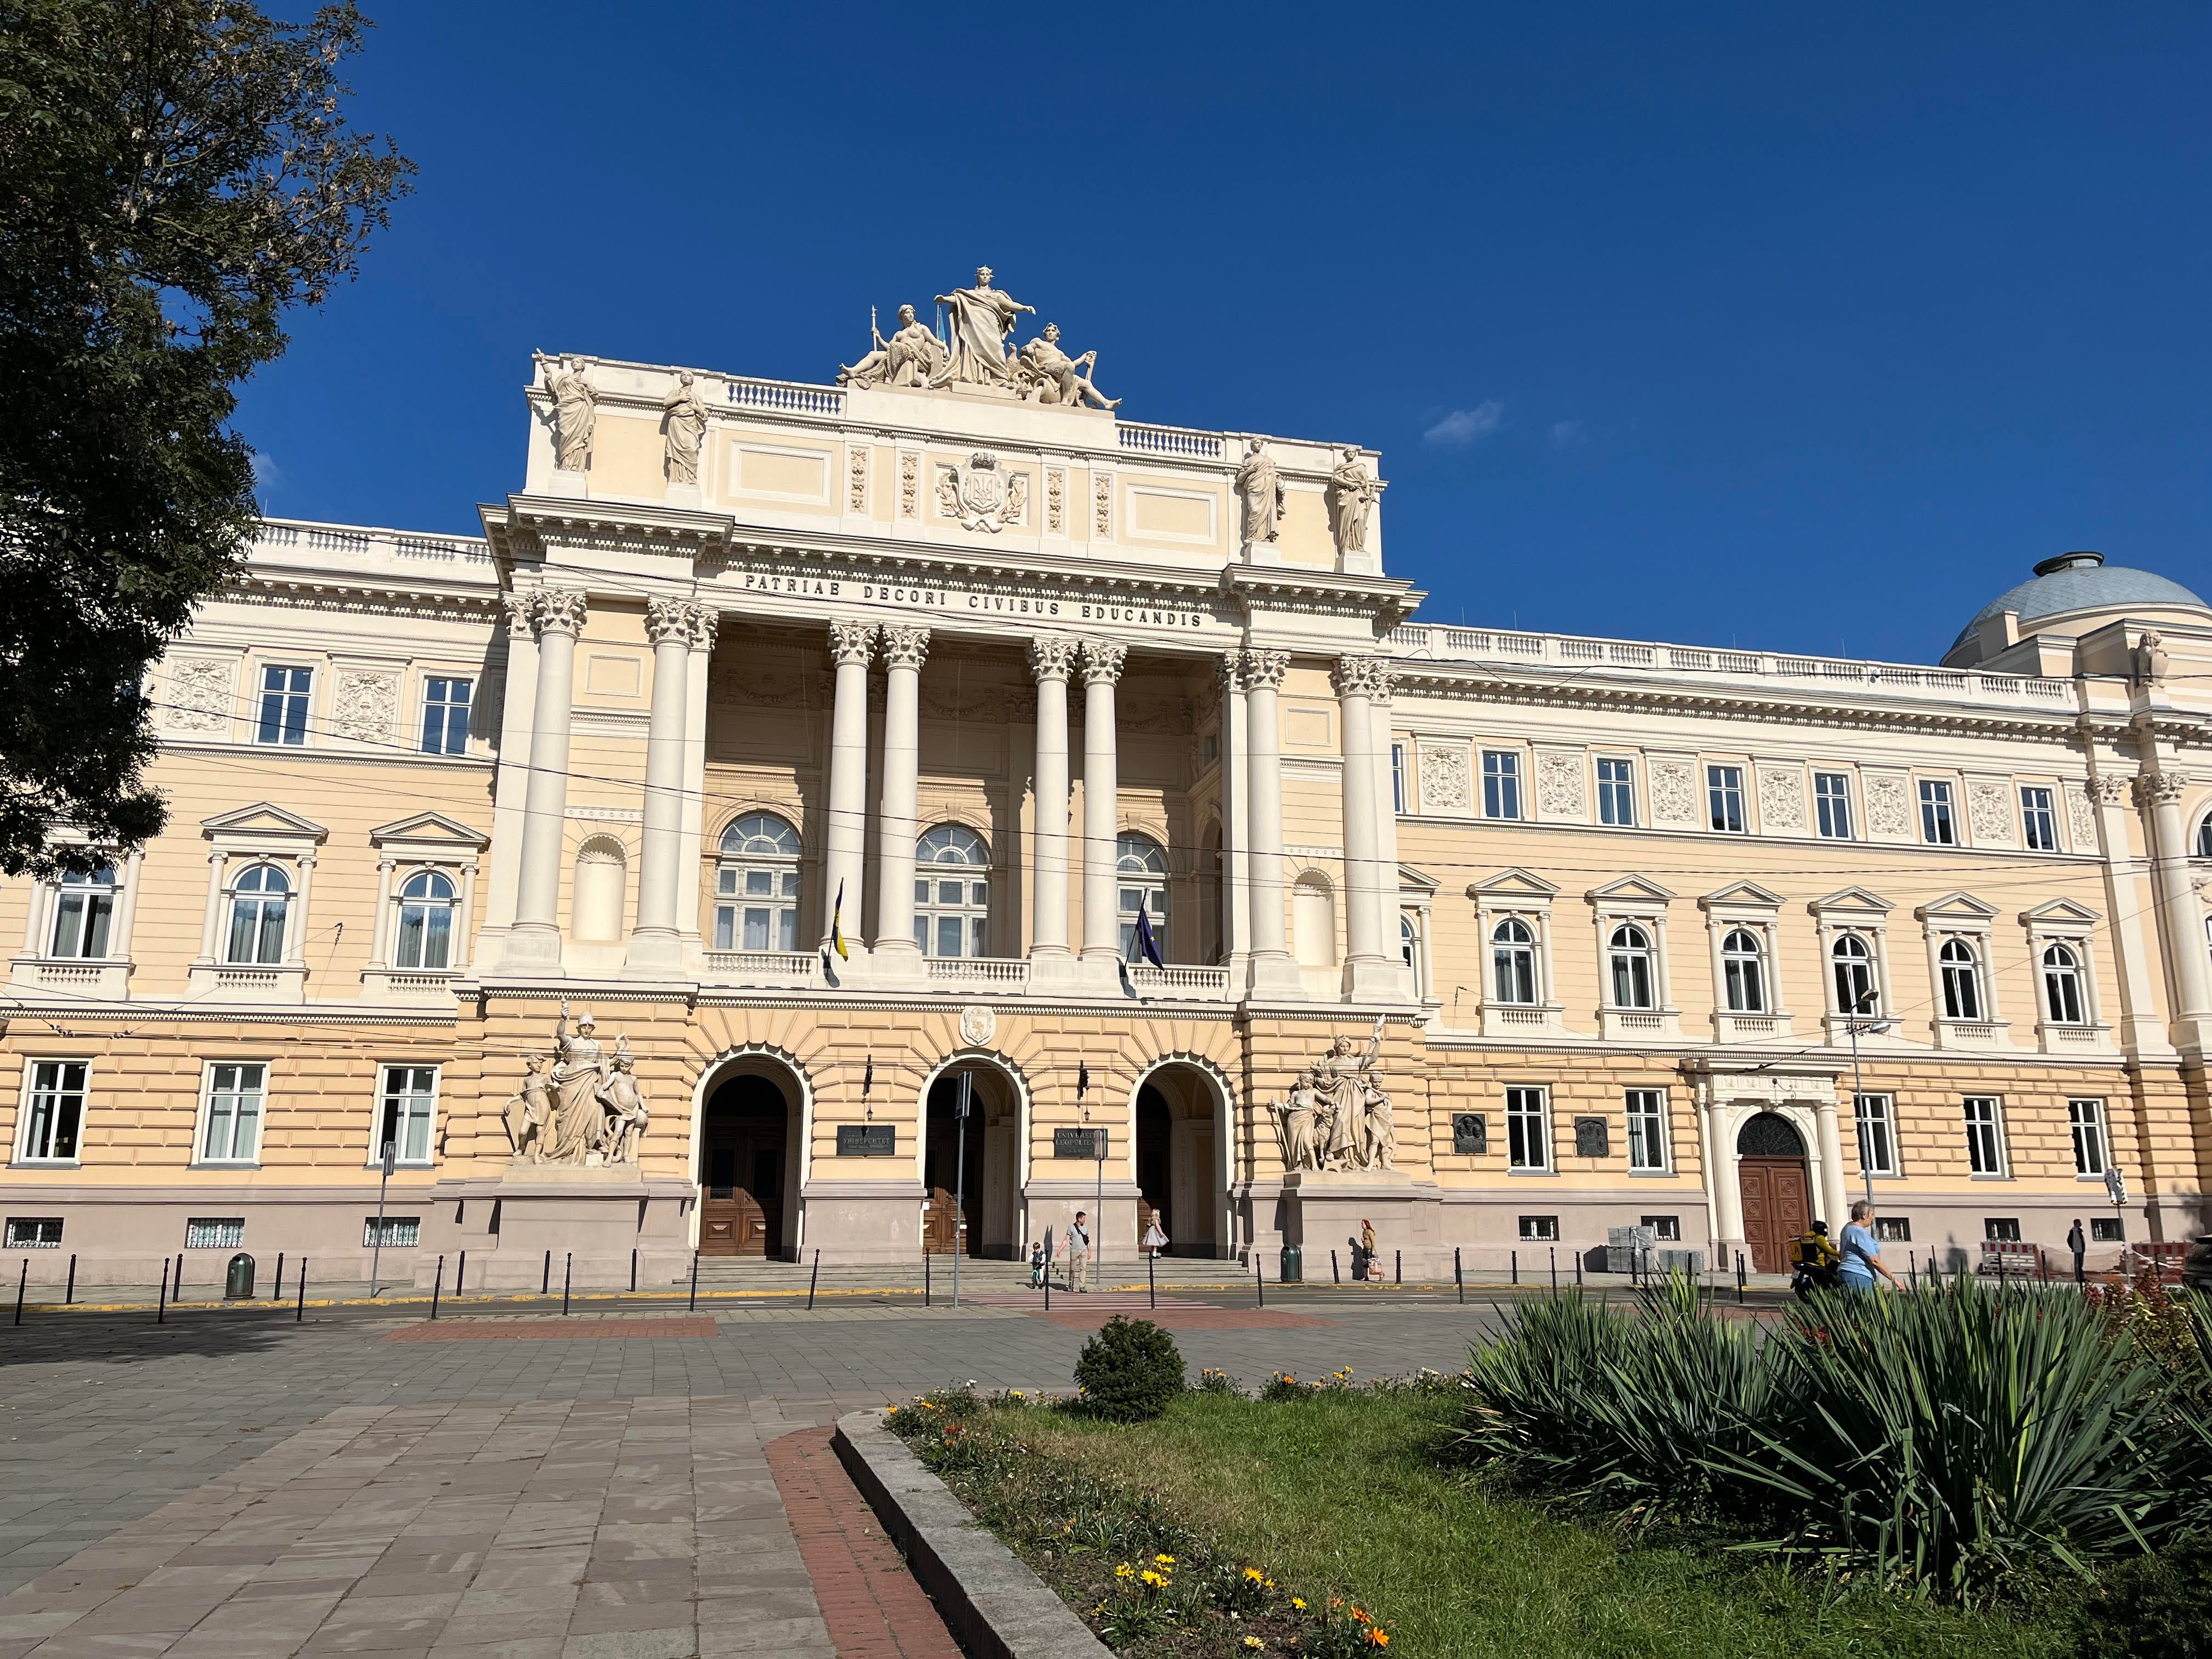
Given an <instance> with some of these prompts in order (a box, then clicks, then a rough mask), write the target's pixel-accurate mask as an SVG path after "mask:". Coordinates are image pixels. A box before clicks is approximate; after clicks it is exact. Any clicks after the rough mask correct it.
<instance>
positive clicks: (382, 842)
mask: <svg viewBox="0 0 2212 1659" xmlns="http://www.w3.org/2000/svg"><path fill="white" fill-rule="evenodd" d="M392 842H408V843H410V844H411V845H414V846H416V847H424V846H432V847H450V848H453V850H454V851H456V852H461V851H469V852H477V853H481V852H482V851H483V849H484V848H487V847H489V846H490V845H491V837H490V836H487V835H486V834H484V832H483V830H481V829H471V828H469V826H468V825H467V824H465V823H462V822H461V821H460V820H459V818H449V817H447V816H446V815H445V814H444V813H443V812H417V813H416V814H414V815H413V816H412V817H404V818H400V819H398V820H396V821H395V822H393V823H386V824H380V825H379V826H378V827H377V828H375V829H372V830H370V831H369V832H368V844H369V845H370V846H372V847H383V846H386V845H387V844H389V843H392Z"/></svg>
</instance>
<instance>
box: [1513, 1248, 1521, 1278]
mask: <svg viewBox="0 0 2212 1659" xmlns="http://www.w3.org/2000/svg"><path fill="white" fill-rule="evenodd" d="M1513 1282H1514V1283H1515V1284H1516V1285H1518V1284H1519V1283H1520V1282H1521V1252H1520V1251H1518V1250H1516V1251H1514V1252H1513Z"/></svg>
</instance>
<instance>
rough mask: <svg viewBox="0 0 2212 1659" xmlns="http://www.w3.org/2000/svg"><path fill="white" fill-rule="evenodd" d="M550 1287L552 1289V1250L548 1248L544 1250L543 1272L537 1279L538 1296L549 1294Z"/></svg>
mask: <svg viewBox="0 0 2212 1659" xmlns="http://www.w3.org/2000/svg"><path fill="white" fill-rule="evenodd" d="M552 1289H553V1252H552V1251H550V1250H548V1251H546V1252H545V1272H544V1276H543V1277H541V1278H540V1279H538V1295H540V1296H546V1295H549V1294H550V1293H551V1291H552Z"/></svg>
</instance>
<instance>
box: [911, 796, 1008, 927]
mask: <svg viewBox="0 0 2212 1659" xmlns="http://www.w3.org/2000/svg"><path fill="white" fill-rule="evenodd" d="M914 860H915V865H916V866H917V868H916V870H915V879H914V942H915V944H916V945H920V946H921V952H922V954H923V955H924V956H929V957H982V956H988V955H989V954H990V951H989V948H988V947H989V945H990V942H991V878H990V873H989V870H990V863H991V852H990V849H989V848H987V847H985V846H984V845H983V838H982V837H981V836H978V835H977V834H976V833H975V831H974V830H972V829H968V828H967V827H966V826H964V825H963V824H957V823H940V824H939V825H938V826H937V827H936V828H935V829H932V830H929V831H928V832H927V833H926V834H925V835H924V836H922V837H921V840H920V841H918V842H915V849H914Z"/></svg>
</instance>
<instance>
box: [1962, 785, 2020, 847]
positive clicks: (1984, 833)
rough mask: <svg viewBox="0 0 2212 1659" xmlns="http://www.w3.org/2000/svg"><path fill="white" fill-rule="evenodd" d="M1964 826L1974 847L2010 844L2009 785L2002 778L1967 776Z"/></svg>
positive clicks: (2010, 794) (2010, 789)
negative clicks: (1972, 838) (1969, 833)
mask: <svg viewBox="0 0 2212 1659" xmlns="http://www.w3.org/2000/svg"><path fill="white" fill-rule="evenodd" d="M1966 827H1967V829H1968V830H1969V831H1970V832H1971V833H1972V836H1973V837H1974V845H1975V846H1977V847H2009V846H2011V845H2012V844H2013V839H2014V837H2013V832H2012V786H2011V785H2010V784H2009V783H2008V782H2006V781H2005V780H2003V779H2002V778H1969V779H1967V780H1966Z"/></svg>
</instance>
